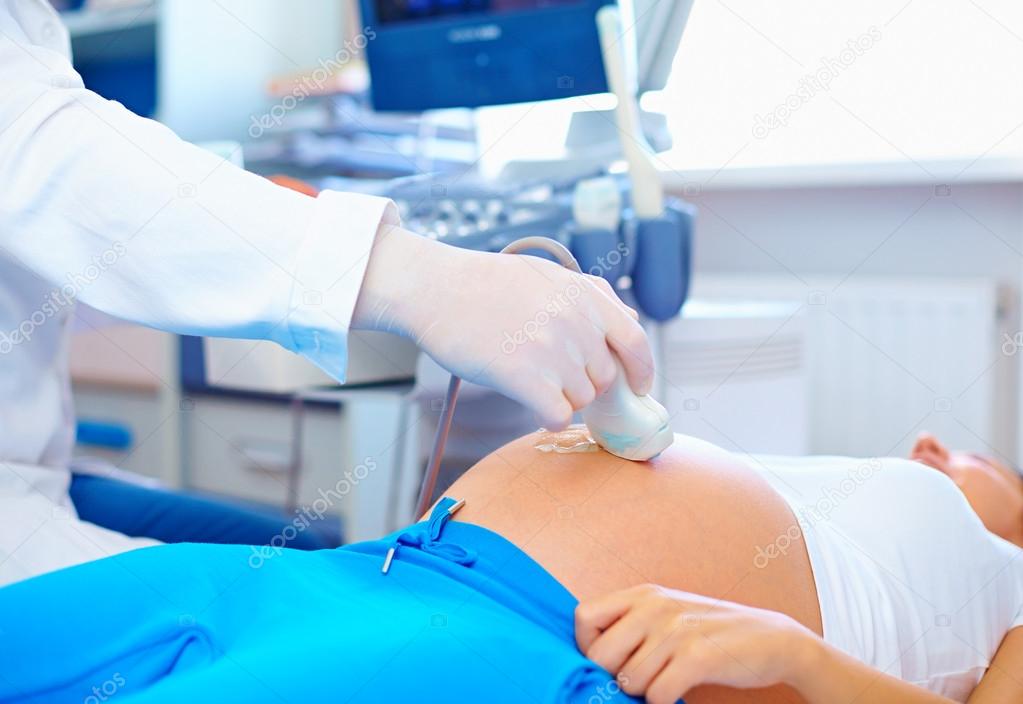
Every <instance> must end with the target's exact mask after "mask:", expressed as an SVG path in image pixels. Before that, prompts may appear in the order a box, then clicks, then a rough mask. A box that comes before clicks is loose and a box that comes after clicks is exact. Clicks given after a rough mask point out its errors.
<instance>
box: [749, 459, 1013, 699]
mask: <svg viewBox="0 0 1023 704" xmlns="http://www.w3.org/2000/svg"><path fill="white" fill-rule="evenodd" d="M748 462H749V464H750V466H751V467H752V468H753V469H754V470H755V471H757V472H758V473H759V474H761V475H762V476H763V477H764V479H765V480H767V481H768V482H769V483H770V484H771V486H772V487H773V488H774V489H775V490H776V491H777V492H778V493H779V494H780V495H781V496H782V497H783V498H784V499H785V500H786V501H787V502H788V504H789V506H790V507H791V508H792V511H793V512H794V513H795V514H796V516H797V518H798V521H799V525H800V528H801V529H802V532H803V535H804V540H805V542H806V546H807V551H808V553H809V556H810V564H811V566H812V568H813V575H814V579H815V580H816V583H817V597H818V600H819V601H820V607H821V617H822V620H823V627H824V640H825V641H827V642H828V643H830V644H831V645H833V646H834V647H836V648H839V649H840V650H843V651H844V652H846V653H848V654H849V655H851V656H853V657H855V658H856V659H858V660H860V661H861V662H864V663H866V664H867V665H870V666H871V667H874V668H876V669H878V670H881V671H883V672H886V673H888V674H890V675H893V676H895V677H898V678H899V679H902V680H904V681H906V682H911V683H913V684H916V685H918V686H920V687H924V688H926V689H928V690H930V691H932V692H935V693H938V694H941V695H944V696H946V697H949V698H950V699H953V700H956V701H966V699H967V697H968V696H969V694H970V692H971V691H972V690H973V688H974V687H975V686H976V685H977V683H978V682H979V681H980V678H981V677H982V676H983V675H984V672H985V670H986V669H987V667H988V665H990V663H991V660H992V658H994V655H995V651H996V650H997V649H998V646H999V644H1000V643H1001V642H1002V639H1003V638H1004V637H1005V634H1006V633H1007V632H1008V631H1009V630H1010V629H1012V628H1014V627H1016V626H1020V625H1023V559H1021V553H1023V551H1021V550H1020V548H1018V547H1016V546H1015V545H1013V544H1011V543H1009V542H1006V541H1004V540H1002V539H1001V538H999V537H997V536H995V535H993V534H992V533H989V532H988V531H987V529H986V528H984V525H983V524H982V523H981V521H980V519H979V518H978V517H977V515H976V514H975V513H974V512H973V510H972V509H971V508H970V505H969V504H968V503H967V501H966V499H965V497H964V496H963V494H962V492H960V491H959V489H958V488H957V487H956V486H955V484H954V483H953V482H952V481H951V480H950V479H949V478H948V477H946V476H945V475H944V474H942V473H940V472H938V471H937V470H934V469H931V468H930V467H926V466H924V465H921V464H919V463H917V462H912V461H909V460H904V459H897V458H883V459H876V458H875V459H853V458H847V457H807V458H793V457H764V456H761V457H753V458H748ZM792 537H793V536H792V535H791V533H790V534H789V535H785V536H779V538H778V539H777V540H776V541H775V544H774V545H772V546H759V547H758V549H757V550H756V553H755V555H754V556H753V560H754V565H755V566H763V564H764V563H765V562H766V561H769V560H771V559H775V558H776V557H777V556H778V555H781V554H783V552H785V551H786V550H787V549H788V547H789V543H791V542H792Z"/></svg>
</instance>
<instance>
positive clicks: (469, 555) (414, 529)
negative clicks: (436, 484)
mask: <svg viewBox="0 0 1023 704" xmlns="http://www.w3.org/2000/svg"><path fill="white" fill-rule="evenodd" d="M464 505H465V502H464V501H461V500H459V501H456V500H455V499H452V498H450V497H447V496H445V497H444V498H443V499H441V500H440V502H438V504H437V505H436V506H435V507H434V508H433V511H432V512H431V513H430V518H429V519H428V520H427V521H426V523H417V524H415V525H414V526H410V527H409V529H408V530H406V531H403V532H401V533H399V534H398V535H397V536H396V537H395V538H394V542H393V543H391V547H390V548H388V550H387V557H385V558H384V566H383V567H382V568H381V569H380V571H381V572H382V573H383V574H387V573H388V572H389V571H390V569H391V562H393V561H394V558H395V557H396V556H397V554H398V548H399V547H401V546H402V545H406V546H408V547H412V548H416V549H418V550H422V551H423V552H426V553H430V554H431V555H436V556H437V557H440V558H443V559H445V560H450V561H451V562H454V563H456V564H459V565H464V566H466V567H469V566H470V565H472V564H473V563H475V562H476V551H475V550H469V549H468V548H464V547H462V546H461V545H458V544H456V543H443V542H441V541H440V535H441V533H442V532H443V530H444V524H445V523H447V522H448V521H449V520H451V517H452V516H453V515H455V513H456V512H457V511H458V509H460V508H462V506H464Z"/></svg>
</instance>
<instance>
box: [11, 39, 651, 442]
mask: <svg viewBox="0 0 1023 704" xmlns="http://www.w3.org/2000/svg"><path fill="white" fill-rule="evenodd" d="M0 89H2V90H3V93H4V99H3V101H0V183H3V184H4V185H3V189H2V191H0V257H2V258H4V259H7V260H8V261H9V262H12V263H13V264H15V265H17V266H20V267H22V268H23V269H25V270H27V271H30V272H32V273H34V274H35V275H36V276H38V277H39V278H40V280H42V281H44V282H46V283H47V284H48V285H50V286H52V287H53V291H54V293H55V294H58V296H57V300H58V301H62V300H64V299H69V300H70V299H77V300H81V301H83V302H85V303H87V304H89V305H91V306H92V307H94V308H97V309H99V310H102V311H105V312H107V313H110V314H112V315H114V316H117V317H120V318H123V319H126V320H130V321H134V322H138V323H142V324H145V325H149V326H152V327H156V328H160V329H164V330H169V331H173V332H178V333H184V334H195V335H210V336H223V337H241V338H249V339H269V340H273V341H275V342H278V343H279V344H281V345H283V346H284V347H286V348H288V349H290V350H292V351H294V352H298V353H301V354H303V355H305V356H307V357H308V358H309V359H311V360H312V361H313V362H315V363H316V364H318V365H319V366H320V367H322V368H323V369H324V370H325V371H327V372H328V373H330V374H332V375H333V376H334V377H336V378H338V379H342V378H343V376H344V368H345V364H346V339H347V333H348V331H349V330H350V329H351V328H356V327H358V328H372V329H386V330H392V331H395V332H398V333H400V334H403V335H407V336H409V337H411V338H413V339H415V340H416V341H417V342H419V343H420V345H421V346H422V347H423V348H424V350H425V351H427V352H428V353H429V354H430V355H431V356H433V357H434V358H435V359H436V360H437V361H438V362H440V363H441V364H442V365H443V366H445V367H446V368H448V369H449V370H450V371H452V372H454V373H457V374H459V375H460V376H462V377H463V378H467V379H470V380H472V381H477V382H479V383H482V384H485V385H488V386H491V387H494V388H496V389H497V390H499V391H502V392H503V393H505V394H507V395H508V396H510V397H512V398H515V399H517V400H519V401H521V402H523V403H525V404H526V405H528V406H530V407H532V408H533V409H534V410H536V411H538V412H539V414H540V416H541V418H542V420H543V421H544V422H545V423H548V424H550V425H552V426H560V425H564V424H565V423H567V422H568V420H569V418H570V417H571V412H572V410H573V409H577V408H580V407H582V406H584V405H586V404H587V403H588V402H589V401H590V400H592V398H593V397H594V396H595V395H596V394H597V393H599V392H600V391H602V390H603V389H604V388H606V387H607V386H608V385H610V383H611V381H612V380H613V378H614V376H615V373H616V372H615V366H614V362H613V359H612V351H613V352H614V353H615V354H617V355H618V356H619V357H620V358H621V360H622V362H623V365H624V368H625V371H626V374H627V376H628V377H629V381H630V383H631V384H632V386H633V388H634V389H636V390H637V391H639V392H645V391H646V390H647V389H648V388H649V386H650V381H651V377H652V363H651V358H650V350H649V346H648V343H647V340H646V337H645V335H644V334H643V331H642V329H641V328H640V326H639V325H638V323H637V322H636V321H635V319H634V318H633V316H632V315H630V311H629V310H628V309H627V308H626V307H625V306H624V305H623V304H622V303H621V302H620V301H619V300H618V299H617V297H615V295H614V294H613V292H612V291H610V289H609V287H607V286H606V284H604V283H603V282H602V281H598V280H595V279H594V278H592V277H587V276H583V275H579V274H574V273H572V272H568V271H565V270H563V269H561V268H560V267H558V266H556V265H554V264H551V263H549V262H544V261H540V260H537V259H533V258H527V257H510V256H505V257H499V256H498V255H493V254H485V253H477V252H467V251H461V250H456V249H455V248H452V247H448V246H446V245H442V244H439V243H436V242H431V241H427V240H425V239H422V238H420V237H417V236H416V235H414V234H413V233H410V232H407V231H405V230H403V229H401V228H400V227H399V226H398V225H397V220H396V217H395V215H394V213H393V208H392V206H390V205H389V203H388V201H386V200H384V199H380V198H374V197H370V196H364V195H357V194H346V193H337V192H326V193H324V194H321V195H320V196H319V197H318V198H315V199H313V198H309V197H307V196H304V195H301V194H298V193H295V192H292V191H290V190H288V189H286V188H282V187H280V186H276V185H274V184H272V183H270V182H269V181H267V180H265V179H263V178H261V177H258V176H256V175H253V174H250V173H247V172H245V171H243V170H241V169H238V168H236V167H234V166H233V165H231V164H230V163H227V162H225V161H224V160H223V159H220V158H218V157H216V156H214V155H212V154H209V153H206V152H205V151H203V150H201V149H199V148H197V147H195V146H193V145H190V144H188V143H186V142H184V141H182V140H180V139H179V138H178V137H177V136H176V135H174V134H173V133H172V132H171V131H170V130H169V129H167V128H166V127H164V126H162V125H160V124H159V123H157V122H154V121H152V120H147V119H144V118H140V117H138V116H136V115H134V114H132V113H130V112H129V111H127V110H126V109H125V108H123V107H122V106H121V105H119V104H117V103H115V102H111V101H107V100H104V99H103V98H101V97H100V96H98V95H96V94H94V93H92V92H90V91H88V90H86V89H85V88H84V87H83V86H82V83H81V80H80V78H79V77H78V75H77V74H76V73H75V72H74V71H73V69H72V68H71V66H70V64H69V63H68V62H67V60H66V59H65V58H64V57H63V56H62V55H60V54H59V53H57V52H53V51H50V50H47V49H44V48H41V47H38V46H34V45H25V44H23V43H19V42H18V41H16V40H15V39H14V38H12V37H10V36H7V35H5V34H2V33H0ZM210 109H215V107H214V106H211V107H210ZM41 304H42V302H41ZM51 305H52V301H51ZM524 331H526V332H525V334H524Z"/></svg>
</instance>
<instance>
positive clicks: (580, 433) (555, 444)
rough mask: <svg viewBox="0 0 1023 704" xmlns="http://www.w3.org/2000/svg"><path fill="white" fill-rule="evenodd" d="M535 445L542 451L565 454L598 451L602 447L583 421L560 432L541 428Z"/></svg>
mask: <svg viewBox="0 0 1023 704" xmlns="http://www.w3.org/2000/svg"><path fill="white" fill-rule="evenodd" d="M533 447H534V448H536V449H537V450H539V451H540V452H557V453H559V454H563V455H567V454H574V453H578V452H596V451H597V450H599V449H600V446H599V445H598V444H597V442H596V441H595V440H594V439H593V436H592V435H590V430H589V428H587V427H586V426H585V425H583V424H581V423H580V424H577V425H570V426H568V427H567V428H565V429H564V430H561V431H558V432H554V431H551V430H547V429H545V428H540V430H539V431H538V437H537V440H536V443H535V444H534V445H533Z"/></svg>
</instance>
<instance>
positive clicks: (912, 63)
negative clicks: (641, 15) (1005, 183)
mask: <svg viewBox="0 0 1023 704" xmlns="http://www.w3.org/2000/svg"><path fill="white" fill-rule="evenodd" d="M664 1H665V2H671V0H664ZM1021 73H1023V2H1019V0H908V1H907V0H895V1H892V0H859V1H857V2H821V1H820V0H784V1H783V2H763V1H762V0H696V2H695V5H694V7H693V11H692V15H691V17H690V20H689V24H688V26H687V28H686V33H685V35H684V36H683V38H682V45H681V48H680V50H679V53H678V55H677V57H676V60H675V64H674V69H673V71H672V75H671V77H670V79H669V83H668V86H667V87H666V89H665V90H664V91H661V92H659V93H654V94H650V95H648V96H646V97H645V100H644V106H645V107H648V108H650V109H656V110H658V111H662V112H665V113H667V114H668V116H669V121H670V124H671V127H672V132H673V134H674V135H675V148H674V149H673V150H672V152H671V153H670V154H669V155H668V156H667V157H666V159H665V160H666V162H667V163H670V164H671V165H672V166H673V167H675V168H707V169H714V170H716V169H718V168H721V167H726V166H731V167H743V166H764V165H788V164H819V163H849V162H872V161H900V160H907V159H912V160H917V161H924V160H929V159H949V158H952V159H954V158H960V159H962V158H966V159H973V158H976V157H978V156H981V155H987V156H992V157H1005V156H1016V157H1023V81H1021V78H1020V77H1021Z"/></svg>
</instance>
